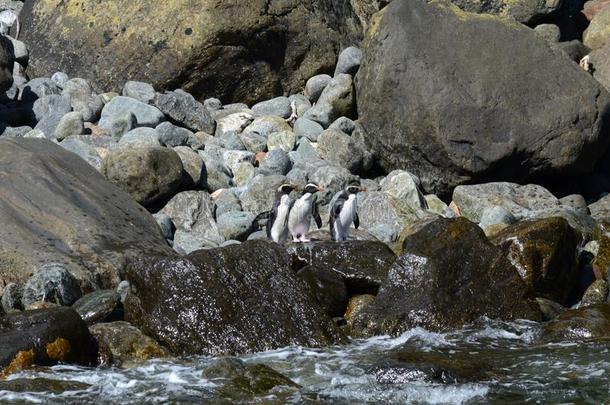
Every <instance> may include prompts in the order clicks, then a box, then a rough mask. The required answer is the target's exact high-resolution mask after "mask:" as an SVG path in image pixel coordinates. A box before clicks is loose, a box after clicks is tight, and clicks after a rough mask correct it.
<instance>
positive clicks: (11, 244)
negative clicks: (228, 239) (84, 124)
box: [0, 138, 171, 291]
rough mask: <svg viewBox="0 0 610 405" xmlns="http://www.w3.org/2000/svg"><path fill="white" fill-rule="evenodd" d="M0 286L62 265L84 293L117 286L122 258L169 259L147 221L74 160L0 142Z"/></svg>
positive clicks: (28, 142)
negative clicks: (162, 256)
mask: <svg viewBox="0 0 610 405" xmlns="http://www.w3.org/2000/svg"><path fill="white" fill-rule="evenodd" d="M0 195H1V196H2V198H0V224H2V226H0V285H6V284H8V283H10V282H15V283H18V284H19V283H23V282H24V281H25V280H26V279H27V278H28V277H29V276H30V275H31V274H32V273H35V272H37V271H38V270H39V269H41V268H43V267H44V265H45V264H48V263H61V264H62V265H63V266H64V267H66V268H67V269H68V270H69V271H70V272H71V273H72V274H73V275H74V276H75V277H76V278H77V279H78V280H79V282H80V283H81V285H82V286H83V287H84V288H83V290H84V291H87V290H90V289H91V288H93V287H98V288H99V287H103V286H108V287H110V286H112V285H116V283H117V282H118V272H119V269H120V268H121V267H122V266H123V264H124V263H125V257H126V256H128V255H130V254H132V253H135V252H140V253H142V252H157V253H159V254H161V253H164V252H170V251H171V249H169V247H168V246H167V243H166V242H165V240H164V238H163V236H162V235H161V231H160V229H159V227H158V225H157V224H156V222H155V220H154V218H153V217H152V216H151V215H150V214H149V213H148V212H146V211H145V210H144V208H142V207H141V206H140V205H138V204H137V203H135V202H134V201H133V200H132V199H131V197H129V195H128V194H127V193H125V192H124V191H122V190H121V189H119V188H118V187H116V186H114V185H112V184H110V183H109V182H108V181H106V180H105V179H104V178H103V177H102V175H101V174H99V173H98V172H97V171H96V170H95V169H94V168H93V167H92V166H90V165H89V164H87V162H85V161H84V160H82V159H81V158H80V157H78V156H77V155H75V154H73V153H71V152H68V151H67V150H65V149H63V148H62V147H60V146H57V145H55V144H54V143H52V142H49V141H47V140H42V139H28V138H7V139H0Z"/></svg>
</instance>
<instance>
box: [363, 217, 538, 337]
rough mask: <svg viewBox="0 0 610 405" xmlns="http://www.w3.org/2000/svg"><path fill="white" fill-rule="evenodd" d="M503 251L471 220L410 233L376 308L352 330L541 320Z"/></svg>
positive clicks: (399, 330)
mask: <svg viewBox="0 0 610 405" xmlns="http://www.w3.org/2000/svg"><path fill="white" fill-rule="evenodd" d="M528 298H529V296H528V292H527V288H526V286H525V284H524V283H523V281H522V280H521V278H520V277H519V274H518V273H517V270H516V269H515V268H514V267H513V265H512V264H511V263H510V262H509V261H508V259H507V258H506V257H505V255H504V253H503V252H502V251H501V250H500V249H499V248H497V247H495V246H494V245H492V244H491V243H490V242H489V241H488V240H487V238H486V237H485V235H484V234H483V231H482V230H481V229H480V228H479V227H478V226H477V225H475V224H473V223H472V222H470V221H468V220H466V219H462V218H458V219H454V220H452V219H439V220H436V221H434V222H432V223H430V224H428V225H426V226H424V227H423V228H422V229H421V230H419V231H418V232H416V233H414V234H413V235H411V236H410V237H409V238H407V240H406V241H405V243H404V253H403V254H402V255H401V256H400V257H399V258H398V259H397V260H396V262H395V263H394V265H393V266H392V268H391V269H390V272H389V274H388V278H387V279H386V281H385V283H384V284H383V285H382V286H381V288H380V290H379V294H378V295H377V297H376V299H375V301H374V302H373V304H371V305H370V306H368V307H367V308H366V309H365V310H364V316H363V318H362V319H360V320H359V321H358V322H357V323H356V324H355V325H354V327H355V328H356V329H360V330H361V331H364V332H365V333H369V334H392V335H396V334H400V333H402V332H404V331H405V330H407V329H409V328H413V327H416V326H422V327H424V328H426V329H430V330H446V329H451V328H456V327H460V326H462V325H464V324H466V323H469V322H472V321H474V320H475V319H477V318H478V317H480V316H487V317H490V318H494V319H495V318H497V319H517V318H530V319H540V314H539V312H538V310H537V308H536V307H535V306H534V304H533V303H532V302H530V301H529V300H528Z"/></svg>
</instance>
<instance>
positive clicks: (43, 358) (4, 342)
mask: <svg viewBox="0 0 610 405" xmlns="http://www.w3.org/2000/svg"><path fill="white" fill-rule="evenodd" d="M96 358H97V348H96V345H95V342H94V340H93V338H92V337H91V335H90V334H89V330H88V329H87V325H86V324H85V322H84V321H83V320H82V319H81V318H80V316H79V315H78V314H77V313H76V312H75V311H74V310H73V309H71V308H67V307H54V308H48V309H41V310H34V311H24V312H13V313H11V314H8V315H6V316H4V317H3V318H0V376H1V375H2V374H5V375H6V374H10V373H12V372H15V371H19V370H20V369H23V368H28V367H31V366H32V365H53V364H57V363H58V362H62V363H75V364H82V365H95V364H96Z"/></svg>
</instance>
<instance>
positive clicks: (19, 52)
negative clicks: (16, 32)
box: [4, 36, 30, 66]
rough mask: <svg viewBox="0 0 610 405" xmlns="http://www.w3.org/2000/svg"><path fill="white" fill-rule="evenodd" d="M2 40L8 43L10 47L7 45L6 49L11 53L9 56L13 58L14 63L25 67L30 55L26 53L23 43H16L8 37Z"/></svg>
mask: <svg viewBox="0 0 610 405" xmlns="http://www.w3.org/2000/svg"><path fill="white" fill-rule="evenodd" d="M4 38H5V39H7V40H8V41H9V42H10V45H8V48H9V49H10V50H11V51H12V52H11V54H10V56H12V57H13V59H14V60H15V62H17V63H20V64H22V65H24V66H27V64H28V59H29V57H30V53H29V51H28V48H27V46H26V45H25V44H24V43H23V42H21V41H18V40H16V39H15V38H12V37H9V36H6V37H4Z"/></svg>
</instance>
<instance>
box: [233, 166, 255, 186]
mask: <svg viewBox="0 0 610 405" xmlns="http://www.w3.org/2000/svg"><path fill="white" fill-rule="evenodd" d="M254 176H256V168H255V167H254V166H253V165H252V163H250V162H240V163H239V164H238V165H237V167H236V168H235V169H234V170H233V182H234V183H235V185H236V186H238V187H240V186H245V185H246V184H248V183H249V182H250V180H252V179H253V178H254Z"/></svg>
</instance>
